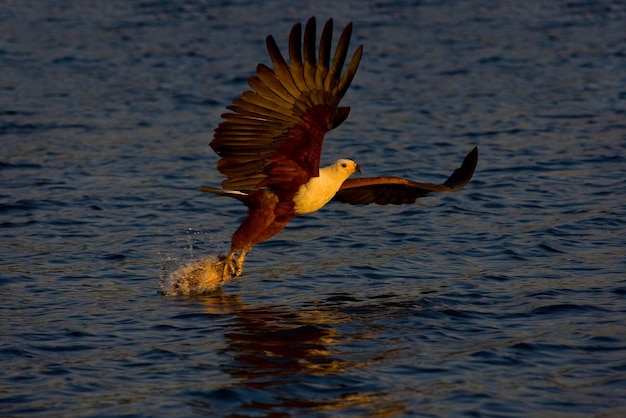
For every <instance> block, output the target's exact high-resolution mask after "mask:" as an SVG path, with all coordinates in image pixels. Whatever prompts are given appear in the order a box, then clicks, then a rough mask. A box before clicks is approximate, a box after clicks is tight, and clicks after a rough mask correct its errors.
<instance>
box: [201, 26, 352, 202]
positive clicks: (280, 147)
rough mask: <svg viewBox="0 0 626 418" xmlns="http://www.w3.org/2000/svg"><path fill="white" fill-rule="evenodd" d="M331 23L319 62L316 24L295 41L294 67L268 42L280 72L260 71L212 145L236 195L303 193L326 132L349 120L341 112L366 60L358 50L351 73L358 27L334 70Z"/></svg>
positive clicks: (346, 38)
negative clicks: (281, 191) (247, 192)
mask: <svg viewBox="0 0 626 418" xmlns="http://www.w3.org/2000/svg"><path fill="white" fill-rule="evenodd" d="M332 30H333V24H332V20H328V21H327V22H326V24H325V25H324V29H323V31H322V35H321V38H320V46H319V53H318V54H316V45H315V31H316V25H315V18H311V19H309V21H308V22H307V24H306V27H305V30H304V42H303V40H302V26H301V25H300V24H297V25H295V26H294V27H293V28H292V30H291V33H290V36H289V64H287V62H286V61H285V59H284V58H283V55H282V54H281V52H280V50H279V49H278V46H277V45H276V42H275V41H274V38H272V37H271V36H269V37H268V38H267V49H268V52H269V55H270V58H271V61H272V66H273V69H270V68H269V67H267V66H265V65H263V64H259V66H258V67H257V73H256V75H255V76H253V77H251V78H250V80H249V85H250V87H252V91H245V92H244V93H243V94H242V95H241V97H240V98H238V99H235V100H234V101H233V104H232V105H231V106H228V107H227V109H228V110H230V111H231V112H232V113H226V114H224V115H222V117H223V118H224V121H223V122H221V123H220V124H219V125H218V127H217V128H216V129H215V135H214V137H213V140H212V141H211V143H210V145H211V148H213V150H215V152H216V153H217V154H218V155H219V156H220V157H221V159H220V160H219V161H218V169H219V171H220V172H221V173H222V174H224V175H225V176H226V177H227V179H226V180H224V181H223V182H222V186H223V187H224V188H226V189H232V190H252V189H254V188H259V187H271V188H282V189H290V190H297V188H298V187H299V186H300V185H301V184H304V183H306V182H307V181H308V179H309V178H311V177H313V176H317V175H318V170H319V160H320V154H321V150H322V142H323V140H324V136H325V135H326V132H328V131H329V130H331V129H333V128H335V127H337V126H338V125H339V124H341V122H343V121H344V120H345V119H346V117H347V116H348V112H349V108H347V107H338V105H339V102H340V100H341V99H342V97H343V96H344V95H345V93H346V91H347V89H348V87H349V86H350V83H351V81H352V79H353V78H354V75H355V74H356V70H357V68H358V65H359V62H360V60H361V54H362V50H363V47H362V46H359V47H358V48H357V50H356V51H355V53H354V55H353V56H352V59H351V61H350V63H349V64H348V67H347V69H346V71H345V73H344V74H343V75H342V74H341V72H342V69H343V66H344V63H345V61H346V57H347V52H348V46H349V43H350V37H351V33H352V24H351V23H350V24H348V25H347V26H346V28H345V29H344V30H343V32H342V34H341V37H340V39H339V41H338V43H337V47H336V50H335V54H334V56H333V63H332V67H331V66H330V65H331V64H330V55H331V43H332Z"/></svg>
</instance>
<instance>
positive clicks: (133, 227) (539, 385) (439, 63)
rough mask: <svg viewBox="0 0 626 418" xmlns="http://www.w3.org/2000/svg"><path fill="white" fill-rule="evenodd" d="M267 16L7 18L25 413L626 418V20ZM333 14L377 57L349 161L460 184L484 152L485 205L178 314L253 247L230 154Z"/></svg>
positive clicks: (523, 14) (328, 9)
mask: <svg viewBox="0 0 626 418" xmlns="http://www.w3.org/2000/svg"><path fill="white" fill-rule="evenodd" d="M261 3H262V2H246V1H233V2H228V1H225V2H221V4H219V5H214V4H213V3H212V2H173V1H172V2H170V1H159V0H157V1H145V2H125V1H109V2H82V1H63V2H22V1H5V2H2V3H0V63H1V70H0V296H1V298H2V303H1V304H0V335H2V338H1V340H0V362H1V368H0V415H1V416H10V417H17V416H28V417H38V416H40V417H44V416H45V417H48V416H83V417H85V416H93V417H96V416H97V417H103V416H160V417H165V416H231V417H235V416H236V417H243V416H246V417H287V416H320V417H321V416H333V417H334V416H384V417H392V416H429V417H431V416H486V417H504V416H507V417H527V416H536V417H540V416H541V417H543V416H559V417H566V416H567V417H575V416H579V417H583V416H584V417H589V416H596V417H609V416H611V417H612V416H622V415H623V414H625V413H626V221H625V219H626V181H625V180H624V179H625V178H626V161H625V154H626V70H625V69H626V31H625V30H624V28H625V27H626V6H624V4H623V3H622V2H618V1H593V2H592V1H571V2H566V1H553V2H546V1H534V0H531V1H525V2H515V1H450V2H439V1H430V2H410V1H406V2H405V1H390V2H372V3H367V2H361V1H353V2H336V1H317V2H315V4H314V5H313V4H308V5H303V4H298V3H295V2H280V1H269V2H263V3H262V4H261ZM338 3H339V4H338ZM311 15H317V16H318V18H319V19H320V20H322V21H323V20H325V19H326V18H327V17H330V16H332V17H334V18H335V22H336V26H337V27H342V26H343V25H345V24H346V23H347V22H348V21H354V24H355V28H354V31H355V32H354V41H353V45H354V47H356V45H357V44H358V43H363V44H364V45H365V53H364V56H363V60H362V63H361V67H360V69H359V72H358V74H357V77H356V79H355V81H354V83H353V88H352V89H351V90H350V92H349V93H348V94H347V95H346V97H345V99H344V103H345V104H346V105H351V106H352V113H351V115H350V118H349V119H348V120H347V121H346V123H345V124H344V125H342V126H341V127H340V128H339V129H338V130H336V131H334V132H332V133H331V134H330V135H329V137H328V139H327V143H326V147H325V149H324V157H323V159H324V163H328V162H330V161H334V160H335V159H336V158H338V157H347V158H352V159H354V160H356V161H358V162H359V163H360V165H361V166H362V167H363V170H364V173H365V175H380V174H396V175H405V176H408V177H411V178H414V179H416V180H421V181H442V180H443V179H445V178H446V176H447V175H448V174H449V173H450V172H451V171H452V170H453V169H454V168H455V167H456V166H457V165H458V164H459V163H460V162H461V160H462V158H463V156H464V155H465V153H466V152H468V151H469V150H470V149H471V148H472V147H473V146H475V145H478V146H479V149H480V161H479V166H478V169H477V171H476V174H475V176H474V179H473V181H472V182H471V183H470V184H469V185H468V186H467V187H466V188H465V189H464V190H463V191H461V192H458V193H454V194H448V195H438V196H432V197H428V198H425V199H422V200H420V201H419V202H418V203H417V204H415V205H411V206H401V207H352V206H345V205H341V204H332V205H330V206H329V207H327V208H325V209H323V210H321V211H320V212H318V213H316V214H313V215H310V216H307V217H303V218H301V219H297V220H295V221H294V222H293V223H292V224H291V225H290V226H289V227H288V228H287V229H286V230H284V231H283V232H282V233H281V234H280V235H278V236H277V237H276V238H275V239H273V240H271V241H268V242H266V243H264V244H262V245H259V246H258V247H256V248H255V249H254V250H253V251H252V252H251V253H250V255H249V258H248V262H247V264H246V270H245V272H244V275H243V276H242V277H241V278H240V279H237V280H235V281H232V282H230V283H228V284H227V285H226V286H225V287H223V288H222V290H221V291H219V292H217V293H216V294H214V295H210V296H203V297H165V296H162V295H160V294H159V293H158V291H159V282H160V280H161V279H162V278H163V277H164V276H167V274H169V272H171V271H173V270H175V269H176V268H178V267H180V266H184V265H185V264H186V263H189V262H193V261H195V260H198V259H200V258H202V257H204V256H215V255H217V254H219V253H223V252H225V251H226V250H227V249H228V245H229V239H230V235H231V233H232V232H233V230H234V229H235V228H236V227H237V225H238V222H239V221H240V220H241V216H243V214H244V209H243V207H240V204H239V203H238V202H236V201H230V200H228V199H222V198H219V197H215V196H209V195H203V194H201V193H198V192H197V188H198V187H199V186H200V185H202V184H209V185H217V184H219V182H220V181H221V180H222V178H221V177H220V175H219V173H218V172H217V170H216V169H215V163H216V161H217V157H216V155H214V154H213V153H212V152H211V150H210V149H209V148H208V142H209V141H210V139H211V137H212V130H213V128H214V126H215V125H216V124H217V123H218V122H219V115H220V113H222V111H223V108H224V107H225V106H226V105H227V104H229V103H230V101H231V100H232V99H233V98H234V97H236V96H237V95H239V94H240V92H241V91H242V90H243V89H245V88H246V78H247V77H248V76H249V75H251V74H252V72H253V71H254V69H255V66H256V64H257V62H260V61H263V62H266V63H267V62H268V61H269V60H268V59H267V58H266V52H265V50H264V38H265V36H266V35H267V34H269V33H272V34H274V35H275V36H276V38H277V40H278V42H279V44H280V45H281V46H282V47H284V46H285V45H286V41H287V36H288V32H289V29H290V28H291V26H292V25H293V24H294V23H295V22H298V21H305V20H306V19H308V17H309V16H311Z"/></svg>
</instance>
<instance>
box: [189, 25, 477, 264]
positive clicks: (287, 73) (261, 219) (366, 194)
mask: <svg viewBox="0 0 626 418" xmlns="http://www.w3.org/2000/svg"><path fill="white" fill-rule="evenodd" d="M315 32H316V23H315V18H311V19H309V21H308V22H307V24H306V26H305V28H304V36H303V34H302V26H301V25H300V24H299V23H298V24H296V25H295V26H294V27H293V28H292V30H291V33H290V36H289V48H288V49H289V64H288V63H287V61H286V60H285V58H284V57H283V55H282V54H281V52H280V50H279V49H278V46H277V45H276V42H275V41H274V38H273V37H272V36H268V37H267V49H268V52H269V55H270V59H271V61H272V66H273V69H271V68H269V67H267V66H265V65H263V64H259V65H258V66H257V72H256V75H255V76H252V77H251V78H250V79H249V82H248V83H249V85H250V87H251V88H252V90H249V91H245V92H243V94H242V95H241V97H240V98H238V99H235V100H234V101H233V104H232V105H231V106H228V107H227V109H228V110H229V111H230V113H225V114H223V115H222V118H223V119H224V121H223V122H221V123H220V124H219V125H218V127H217V128H216V129H215V135H214V138H213V140H212V141H211V143H210V146H211V148H213V150H214V151H215V152H216V153H217V154H218V155H219V156H220V157H221V158H220V160H219V161H218V163H217V168H218V170H219V171H220V172H221V173H222V174H224V175H225V176H226V180H224V181H223V182H222V188H215V187H209V186H204V187H202V188H201V189H200V190H201V191H205V192H210V193H215V194H218V195H223V196H229V197H233V198H236V199H238V200H240V201H241V202H243V203H244V204H245V205H246V206H247V207H248V214H247V216H246V218H245V219H244V221H243V223H242V224H241V226H240V227H239V228H238V229H237V230H236V231H235V233H234V234H233V237H232V243H231V249H230V252H229V253H228V255H226V256H225V257H224V266H225V271H224V275H225V276H239V275H240V274H241V272H242V269H243V263H244V260H245V257H246V254H247V253H248V252H249V251H250V249H251V248H252V247H253V246H254V245H256V244H258V243H260V242H262V241H265V240H267V239H268V238H270V237H272V236H273V235H275V234H276V233H278V232H279V231H281V230H282V229H283V228H284V227H285V226H286V225H287V223H288V222H289V221H290V220H291V219H293V218H294V217H296V216H299V215H303V214H306V213H310V212H314V211H316V210H318V209H320V208H321V207H323V206H324V205H325V204H326V203H328V202H329V201H331V200H336V201H339V202H344V203H350V204H370V203H376V204H380V205H386V204H403V203H413V202H415V200H416V199H417V198H419V197H422V196H425V195H426V194H427V193H429V192H448V191H456V190H459V189H461V188H463V186H465V184H467V182H469V180H470V179H471V177H472V175H473V173H474V169H475V168H476V163H477V159H478V150H477V149H476V148H474V149H473V150H472V151H471V152H470V153H469V154H467V156H466V157H465V160H464V161H463V164H462V165H461V167H459V168H458V169H457V170H455V171H454V173H453V174H452V175H451V176H450V177H449V178H448V179H447V180H446V181H445V182H444V183H443V184H432V183H419V182H414V181H411V180H407V179H404V178H401V177H369V178H354V179H350V178H348V177H350V175H352V174H353V173H355V172H360V168H359V166H358V164H356V163H355V162H354V161H352V160H348V159H340V160H337V162H335V163H334V164H332V165H330V166H327V167H323V168H320V166H319V164H320V156H321V151H322V143H323V141H324V136H325V135H326V133H327V132H328V131H330V130H331V129H334V128H336V127H337V126H339V125H340V124H341V123H342V122H343V121H344V120H345V119H346V118H347V117H348V113H349V111H350V108H349V107H340V106H339V102H340V101H341V99H342V98H343V96H344V95H345V93H346V91H347V90H348V87H349V86H350V83H351V82H352V79H353V78H354V76H355V74H356V70H357V68H358V66H359V62H360V60H361V55H362V51H363V46H362V45H360V46H359V47H358V48H357V49H356V51H355V52H354V54H353V55H352V57H351V59H350V61H349V63H348V65H347V67H346V69H345V71H343V69H344V66H345V63H346V61H347V58H348V47H349V44H350V37H351V34H352V23H350V24H348V25H347V26H346V27H345V28H344V29H343V31H342V33H341V36H340V38H339V41H338V42H337V46H336V48H335V53H334V55H333V54H331V49H332V32H333V21H332V19H330V20H328V21H327V22H326V24H325V25H324V28H323V30H322V35H321V38H320V45H319V49H318V48H317V47H316V38H315ZM331 55H333V56H332V62H331ZM342 73H343V74H342Z"/></svg>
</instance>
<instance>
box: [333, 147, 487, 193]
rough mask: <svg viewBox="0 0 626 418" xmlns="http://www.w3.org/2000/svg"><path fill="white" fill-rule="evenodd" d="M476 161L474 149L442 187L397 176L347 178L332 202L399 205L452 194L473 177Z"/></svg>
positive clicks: (476, 153) (476, 150) (476, 156)
mask: <svg viewBox="0 0 626 418" xmlns="http://www.w3.org/2000/svg"><path fill="white" fill-rule="evenodd" d="M477 162H478V148H474V149H473V150H472V151H470V153H469V154H467V155H466V156H465V159H464V160H463V164H462V165H461V167H459V168H457V169H456V170H454V173H452V175H451V176H450V177H448V179H447V180H446V181H445V182H444V183H443V184H433V183H418V182H414V181H411V180H407V179H404V178H401V177H370V178H354V179H347V180H346V181H345V182H344V183H343V184H342V185H341V188H340V189H339V191H338V192H337V194H336V195H335V197H334V198H333V200H337V201H339V202H344V203H350V204H352V205H368V204H370V203H376V204H379V205H389V204H393V205H401V204H403V203H414V202H415V200H417V199H418V198H420V197H423V196H426V195H427V194H428V193H430V192H454V191H456V190H460V189H462V188H463V187H464V186H465V185H466V184H467V183H468V182H469V181H470V179H471V178H472V175H474V170H475V169H476V163H477Z"/></svg>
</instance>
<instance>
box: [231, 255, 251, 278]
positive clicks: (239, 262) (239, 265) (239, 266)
mask: <svg viewBox="0 0 626 418" xmlns="http://www.w3.org/2000/svg"><path fill="white" fill-rule="evenodd" d="M248 251H250V250H249V249H247V250H246V249H243V250H241V253H239V257H237V260H236V261H235V270H234V272H233V274H234V276H235V277H239V276H241V274H242V273H243V263H244V261H245V260H246V255H247V254H248Z"/></svg>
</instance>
